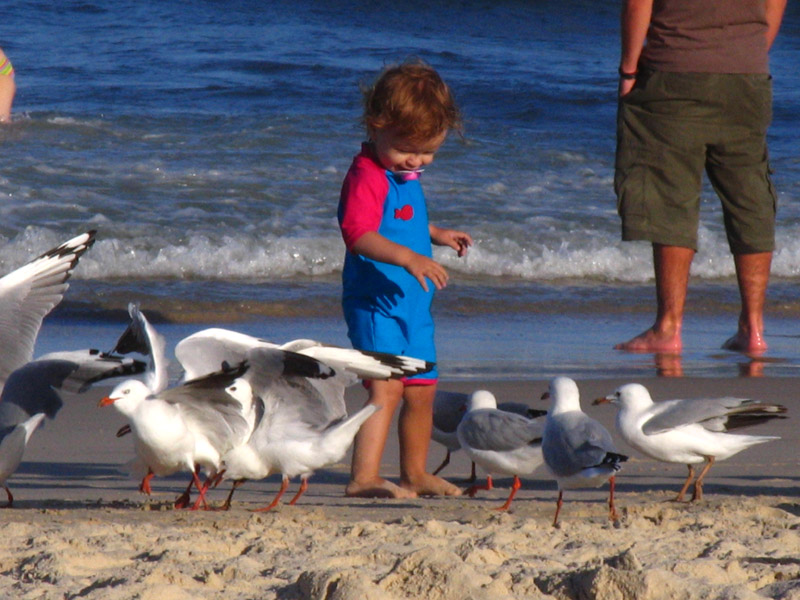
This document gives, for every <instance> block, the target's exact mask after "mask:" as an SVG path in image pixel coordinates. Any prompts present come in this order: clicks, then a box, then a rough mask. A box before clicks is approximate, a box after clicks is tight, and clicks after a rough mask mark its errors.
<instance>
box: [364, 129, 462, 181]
mask: <svg viewBox="0 0 800 600" xmlns="http://www.w3.org/2000/svg"><path fill="white" fill-rule="evenodd" d="M371 137H372V141H373V142H374V143H375V152H376V154H377V155H378V161H379V162H380V163H381V165H383V167H384V168H385V169H387V170H389V171H392V172H393V173H396V172H398V171H416V170H418V169H421V168H422V167H424V166H425V165H428V164H430V163H432V162H433V156H434V154H436V152H437V150H439V147H440V146H441V145H442V144H443V143H444V139H445V137H447V132H446V131H445V132H444V133H442V134H441V135H439V136H437V137H435V138H432V139H430V140H425V141H423V142H412V141H410V140H408V139H407V138H404V137H401V136H398V135H396V134H395V133H394V131H393V130H392V129H390V128H387V129H378V130H375V131H373V132H372V136H371Z"/></svg>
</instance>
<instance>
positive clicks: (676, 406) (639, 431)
mask: <svg viewBox="0 0 800 600" xmlns="http://www.w3.org/2000/svg"><path fill="white" fill-rule="evenodd" d="M605 402H610V403H611V404H614V405H616V406H617V408H618V409H619V410H618V412H617V419H616V426H617V431H618V432H619V434H620V435H621V436H622V439H624V440H625V442H626V443H627V444H629V445H630V446H631V447H633V448H636V449H637V450H639V451H641V452H643V453H644V454H646V455H647V456H649V457H651V458H654V459H656V460H660V461H664V462H673V463H682V464H685V465H686V466H687V467H689V475H688V477H687V478H686V482H685V483H684V484H683V487H682V488H681V490H680V492H678V495H677V496H676V497H675V501H676V502H681V501H682V500H683V497H684V495H685V494H686V490H688V489H689V485H690V484H691V482H692V479H693V478H694V474H695V473H694V466H693V465H695V464H698V463H701V462H703V461H705V463H706V464H705V465H704V466H703V468H702V470H701V471H700V474H699V475H698V477H697V479H696V480H695V483H694V493H693V494H692V502H694V501H695V500H700V499H701V498H702V497H703V478H704V477H705V476H706V474H707V473H708V470H709V469H710V468H711V466H712V465H713V464H714V462H715V461H716V460H725V459H726V458H729V457H731V456H733V455H734V454H736V453H738V452H741V451H742V450H744V449H745V448H749V447H750V446H754V445H755V444H763V443H764V442H769V441H771V440H777V439H780V438H778V437H776V436H770V435H737V434H732V433H727V432H728V431H730V430H733V429H739V428H741V427H746V426H748V425H755V424H758V423H763V422H765V421H768V420H770V419H785V418H786V417H785V416H784V415H783V413H785V412H786V407H785V406H781V405H779V404H763V403H761V402H757V401H753V400H746V399H742V398H699V399H691V400H665V401H663V402H657V403H656V402H653V400H652V398H651V397H650V392H648V391H647V388H646V387H644V386H643V385H640V384H638V383H629V384H626V385H623V386H621V387H619V388H618V389H617V390H616V391H615V392H614V393H613V394H611V395H610V396H606V397H605V398H598V399H597V400H595V402H594V403H595V404H601V403H605Z"/></svg>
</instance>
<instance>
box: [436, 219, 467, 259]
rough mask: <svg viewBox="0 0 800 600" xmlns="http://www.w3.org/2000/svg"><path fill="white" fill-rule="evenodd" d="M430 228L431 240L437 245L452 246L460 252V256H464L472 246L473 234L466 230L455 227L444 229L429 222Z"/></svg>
mask: <svg viewBox="0 0 800 600" xmlns="http://www.w3.org/2000/svg"><path fill="white" fill-rule="evenodd" d="M428 230H429V231H430V233H431V241H432V242H433V243H434V244H436V245H437V246H450V247H451V248H452V249H453V250H455V251H456V252H458V255H459V256H464V255H465V254H466V253H467V249H468V248H469V247H470V246H472V236H470V234H468V233H466V232H464V231H457V230H455V229H442V228H441V227H437V226H436V225H433V224H429V225H428Z"/></svg>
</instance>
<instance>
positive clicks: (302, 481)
mask: <svg viewBox="0 0 800 600" xmlns="http://www.w3.org/2000/svg"><path fill="white" fill-rule="evenodd" d="M307 489H308V477H301V478H300V489H299V490H297V493H296V494H295V495H294V498H292V499H291V500H290V501H289V505H290V506H294V504H295V502H297V499H298V498H299V497H300V496H302V495H303V493H304V492H305V491H306V490H307Z"/></svg>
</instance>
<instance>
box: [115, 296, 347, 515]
mask: <svg viewBox="0 0 800 600" xmlns="http://www.w3.org/2000/svg"><path fill="white" fill-rule="evenodd" d="M128 311H129V314H130V316H131V323H130V325H129V326H128V329H126V331H125V333H123V335H122V336H121V337H120V339H119V341H118V342H117V345H116V346H115V348H114V351H116V352H121V353H129V352H138V353H140V354H143V355H147V356H148V357H149V369H148V371H147V377H146V382H144V383H143V382H141V381H138V380H131V381H128V382H123V383H122V384H120V385H119V386H118V388H117V389H115V390H114V391H113V392H112V393H111V394H110V395H109V396H108V397H106V398H104V399H103V400H101V405H102V406H108V405H112V404H113V405H114V406H116V407H117V409H118V410H120V412H122V413H123V414H124V415H126V416H127V417H128V419H129V421H130V432H131V433H133V434H134V445H135V448H136V453H137V456H138V458H139V462H140V463H142V464H144V465H145V466H146V467H147V474H146V475H145V477H144V479H143V480H142V483H141V485H140V488H139V489H140V490H141V491H142V492H144V493H148V494H149V493H150V491H151V490H150V485H149V481H150V479H151V478H152V477H153V475H159V476H161V475H168V474H171V473H174V472H177V471H180V470H188V471H189V472H190V473H192V479H191V481H190V482H189V486H188V487H187V490H186V491H185V492H184V493H183V494H182V495H181V496H180V497H179V498H178V500H177V501H176V507H183V506H185V505H187V504H188V497H189V491H190V490H191V487H192V485H194V486H195V487H197V488H198V490H199V492H200V494H199V497H198V499H197V501H196V502H195V504H194V505H193V507H192V508H193V509H196V508H198V507H199V505H200V503H201V502H202V503H205V499H204V498H205V493H206V491H207V489H208V488H209V486H210V485H212V482H217V481H219V478H220V477H221V475H222V471H223V470H224V467H223V462H222V461H223V456H224V455H225V454H226V453H227V452H229V451H231V450H232V449H233V448H235V447H237V446H241V445H243V444H245V443H246V442H247V441H248V440H249V439H250V437H251V435H252V433H253V431H254V429H255V427H256V424H257V423H258V422H259V421H260V420H261V417H262V416H263V414H264V405H263V402H262V401H261V399H260V398H259V397H257V396H256V395H255V394H254V392H253V389H252V387H251V383H250V377H244V375H245V373H247V371H248V369H250V366H251V365H253V364H255V365H256V367H257V368H256V370H255V371H254V372H255V373H257V374H260V373H262V372H263V371H264V370H265V369H269V370H270V372H275V373H279V374H281V375H285V374H290V375H293V376H304V377H308V378H310V379H315V378H320V379H324V378H328V377H331V376H332V375H333V373H334V372H333V369H331V368H330V367H329V366H327V365H325V364H323V363H321V362H320V361H318V360H317V359H315V358H313V357H311V356H307V355H304V354H299V353H297V352H293V351H290V350H283V349H281V348H278V347H276V346H274V345H269V346H265V347H263V348H259V349H260V350H262V351H260V352H257V353H256V352H252V351H251V350H252V348H251V349H249V350H248V349H247V348H246V346H244V345H242V344H240V345H238V346H236V352H232V351H224V350H221V349H220V348H218V347H216V346H213V344H210V343H208V342H207V340H206V341H205V342H204V341H202V340H201V341H197V340H198V339H199V338H202V336H190V337H192V338H193V340H195V341H192V340H190V341H188V342H187V341H186V340H183V341H182V343H180V344H179V345H178V346H180V348H181V349H180V350H179V349H178V347H176V356H177V357H178V358H179V360H182V365H181V366H182V367H183V368H184V376H183V379H182V383H180V384H179V385H177V386H175V387H173V388H169V389H167V386H168V384H169V378H168V375H167V360H166V357H165V356H164V355H165V342H164V339H163V337H162V336H161V335H160V334H159V333H158V332H157V331H156V330H155V328H154V327H153V326H152V325H151V324H150V322H149V321H148V320H147V318H146V317H145V316H144V314H143V313H142V312H141V310H140V309H139V307H138V305H136V304H130V305H129V307H128ZM245 337H248V338H249V336H245ZM237 341H240V340H237ZM231 365H235V366H231ZM209 369H211V370H210V371H209ZM126 431H127V429H126V428H123V429H121V430H120V432H118V435H121V434H123V433H125V432H126ZM198 467H202V468H204V469H205V470H206V471H207V472H208V478H207V480H206V482H205V484H202V485H201V484H200V482H199V478H198V476H197V470H198Z"/></svg>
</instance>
